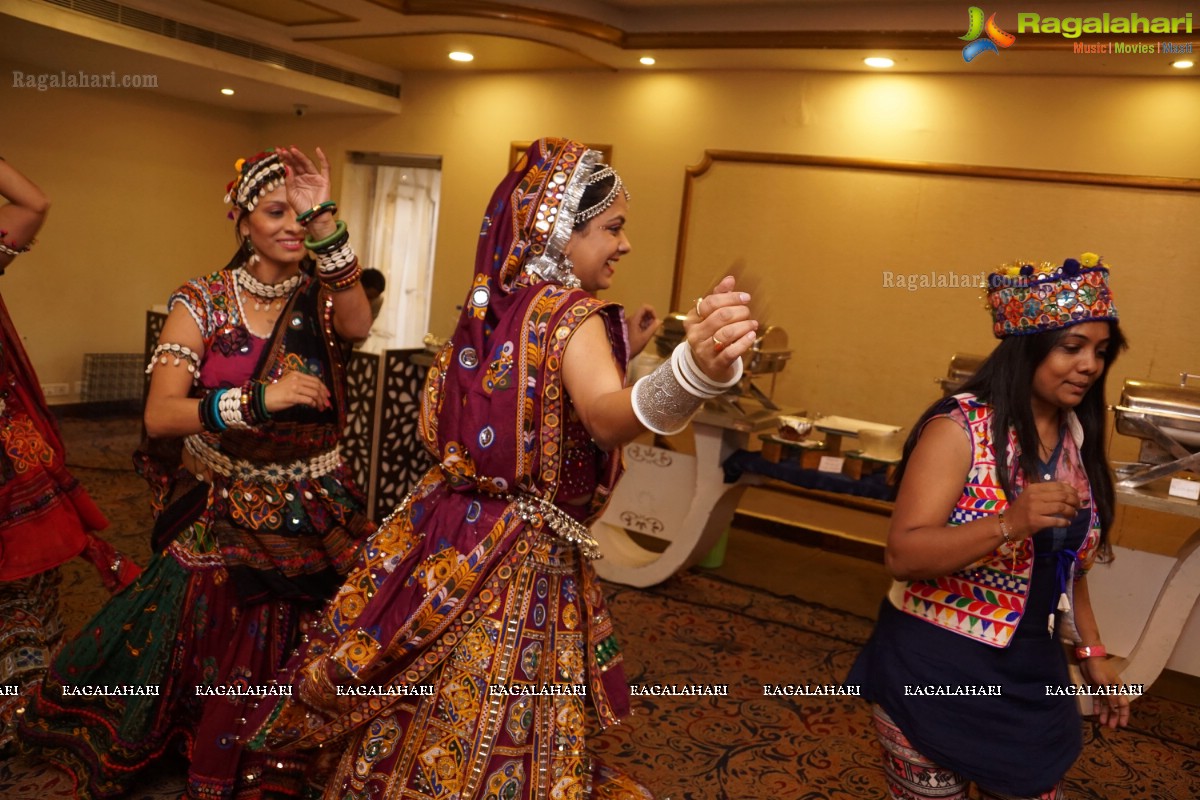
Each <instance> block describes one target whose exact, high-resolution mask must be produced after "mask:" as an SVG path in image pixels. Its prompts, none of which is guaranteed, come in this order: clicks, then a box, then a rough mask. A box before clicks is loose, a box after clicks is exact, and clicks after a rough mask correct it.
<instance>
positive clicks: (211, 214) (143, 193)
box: [0, 62, 260, 385]
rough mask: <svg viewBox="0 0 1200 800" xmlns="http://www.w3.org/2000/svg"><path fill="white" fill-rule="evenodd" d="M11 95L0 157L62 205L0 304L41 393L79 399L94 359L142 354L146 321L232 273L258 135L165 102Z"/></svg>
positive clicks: (213, 111) (239, 117)
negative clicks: (237, 181) (233, 217)
mask: <svg viewBox="0 0 1200 800" xmlns="http://www.w3.org/2000/svg"><path fill="white" fill-rule="evenodd" d="M9 74H10V72H9V67H8V66H7V65H5V64H3V63H2V62H0V75H2V76H5V77H7V76H8V75H9ZM0 87H2V88H0V108H3V109H4V111H3V115H4V132H3V136H2V138H0V156H4V157H5V158H7V159H9V160H10V161H12V163H13V164H14V165H16V166H17V167H18V168H19V169H20V170H21V171H22V172H24V173H25V174H26V175H28V176H29V177H30V178H32V179H33V180H34V181H35V182H36V183H37V184H38V185H39V186H41V187H42V189H43V190H44V191H45V192H46V194H47V195H48V196H49V197H50V201H51V209H50V215H49V217H48V218H47V221H46V225H45V227H44V228H43V229H42V232H41V233H40V234H39V236H38V244H37V246H36V247H34V249H33V250H32V251H31V252H30V253H29V254H27V255H24V256H21V257H20V258H18V259H16V260H15V261H14V262H13V264H12V265H11V266H10V267H9V268H8V271H7V272H6V274H5V276H4V278H3V280H2V281H0V292H3V295H4V300H5V302H6V303H7V305H8V309H9V311H10V313H11V314H12V317H13V321H14V323H15V325H16V328H17V331H18V332H19V333H20V334H21V337H22V339H23V340H24V341H25V346H26V349H27V350H28V351H29V355H30V358H31V359H32V360H33V363H34V367H35V368H36V369H37V371H38V375H39V377H40V378H41V380H42V382H43V383H70V384H72V385H73V384H74V382H75V381H78V380H80V379H81V377H82V370H83V354H84V353H114V352H125V353H128V352H139V353H140V352H141V351H142V339H143V331H144V329H145V316H146V315H145V312H146V310H147V309H148V308H150V307H151V306H152V305H154V304H160V303H165V302H166V299H167V296H168V295H169V294H170V292H171V291H172V290H173V289H174V288H175V287H177V286H179V284H180V283H182V282H183V281H184V280H186V279H187V278H189V277H192V276H195V275H198V274H200V273H201V272H204V271H205V270H209V269H216V268H218V267H221V266H223V265H224V264H225V262H226V260H228V258H229V256H230V254H231V253H232V252H233V249H234V246H235V241H234V238H233V233H232V230H231V223H230V222H229V220H228V219H226V217H225V208H224V207H223V205H222V197H223V196H224V194H225V184H226V183H227V182H228V181H229V179H230V178H232V177H233V162H234V160H235V156H236V154H239V153H242V152H245V151H246V150H247V149H250V148H254V147H257V146H258V142H259V141H260V136H259V135H258V134H257V133H256V129H257V121H256V119H255V118H254V117H253V116H250V115H245V114H234V113H226V112H222V111H221V110H220V109H218V108H214V107H210V106H200V105H196V104H194V103H188V102H184V101H180V100H174V99H172V98H169V97H164V96H162V95H161V94H159V93H158V92H153V91H135V90H116V89H92V90H84V89H76V90H68V89H61V90H48V91H45V92H38V91H36V90H25V89H12V88H10V87H9V86H8V82H7V81H5V82H3V83H0Z"/></svg>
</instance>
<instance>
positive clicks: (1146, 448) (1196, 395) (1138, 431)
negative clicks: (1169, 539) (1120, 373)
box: [1112, 372, 1200, 489]
mask: <svg viewBox="0 0 1200 800" xmlns="http://www.w3.org/2000/svg"><path fill="white" fill-rule="evenodd" d="M1194 377H1197V376H1195V375H1190V374H1188V373H1186V372H1184V373H1180V375H1179V383H1178V384H1168V383H1151V382H1150V381H1135V380H1127V381H1125V386H1124V388H1123V390H1122V391H1121V401H1120V404H1119V405H1117V406H1115V407H1114V408H1113V409H1112V410H1113V412H1114V413H1115V415H1116V423H1117V432H1118V433H1122V434H1125V435H1126V436H1134V437H1137V438H1139V439H1141V440H1142V445H1141V452H1140V453H1139V455H1138V462H1139V463H1137V464H1127V465H1123V468H1122V470H1121V471H1120V472H1119V473H1118V476H1117V477H1118V478H1121V480H1119V481H1118V483H1117V486H1119V487H1121V488H1125V489H1132V488H1135V487H1137V486H1143V485H1145V484H1147V483H1150V482H1151V481H1154V480H1157V479H1159V478H1163V477H1166V476H1168V475H1173V474H1175V473H1177V472H1182V471H1184V470H1195V469H1197V468H1200V386H1193V385H1189V384H1188V379H1189V378H1194Z"/></svg>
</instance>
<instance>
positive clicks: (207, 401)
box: [200, 389, 228, 433]
mask: <svg viewBox="0 0 1200 800" xmlns="http://www.w3.org/2000/svg"><path fill="white" fill-rule="evenodd" d="M227 391H228V389H209V390H208V391H207V392H205V393H204V394H203V395H201V397H200V426H201V427H202V428H204V430H206V431H211V432H212V433H221V432H223V431H224V430H225V428H226V427H227V426H226V425H225V422H224V421H223V420H222V419H221V412H220V410H219V409H218V405H219V403H220V402H221V395H223V394H225V392H227Z"/></svg>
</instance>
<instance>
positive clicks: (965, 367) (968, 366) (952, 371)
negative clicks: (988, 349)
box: [937, 353, 987, 394]
mask: <svg viewBox="0 0 1200 800" xmlns="http://www.w3.org/2000/svg"><path fill="white" fill-rule="evenodd" d="M986 360H987V356H977V355H972V354H971V353H955V354H954V356H953V357H952V358H951V359H950V367H949V368H948V369H947V370H946V377H944V378H938V379H937V382H938V383H940V384H941V385H942V391H943V392H945V393H946V394H954V393H955V392H957V391H958V390H959V387H961V386H962V385H963V384H964V383H965V382H966V380H967V378H970V377H971V376H972V375H974V374H975V373H976V372H977V371H978V370H979V367H980V366H982V365H983V362H984V361H986Z"/></svg>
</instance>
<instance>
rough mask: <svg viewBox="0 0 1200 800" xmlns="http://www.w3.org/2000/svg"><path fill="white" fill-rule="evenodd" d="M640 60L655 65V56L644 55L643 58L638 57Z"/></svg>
mask: <svg viewBox="0 0 1200 800" xmlns="http://www.w3.org/2000/svg"><path fill="white" fill-rule="evenodd" d="M638 61H640V62H642V63H643V64H645V65H646V66H647V67H653V66H654V56H642V57H641V58H639V59H638Z"/></svg>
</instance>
